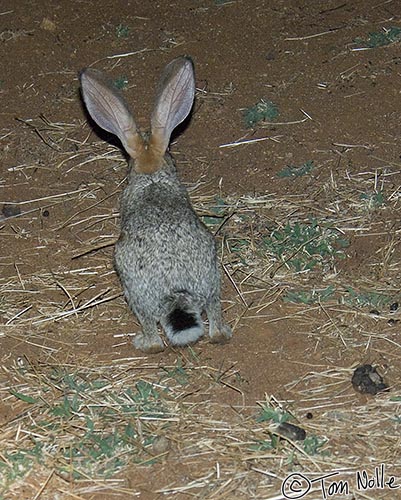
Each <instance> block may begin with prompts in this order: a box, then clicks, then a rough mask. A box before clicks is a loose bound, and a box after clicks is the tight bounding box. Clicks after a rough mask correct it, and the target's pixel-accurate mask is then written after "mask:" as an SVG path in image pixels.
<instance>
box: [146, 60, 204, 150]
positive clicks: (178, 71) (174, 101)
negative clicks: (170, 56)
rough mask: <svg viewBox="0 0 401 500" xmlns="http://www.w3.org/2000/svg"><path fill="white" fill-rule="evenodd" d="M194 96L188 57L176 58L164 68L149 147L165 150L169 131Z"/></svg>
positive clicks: (193, 80) (185, 112) (193, 83)
mask: <svg viewBox="0 0 401 500" xmlns="http://www.w3.org/2000/svg"><path fill="white" fill-rule="evenodd" d="M194 97H195V76H194V68H193V64H192V61H191V59H189V58H188V57H177V58H176V59H174V60H173V61H171V62H170V63H169V64H168V65H167V66H166V67H165V69H164V71H163V74H162V76H161V78H160V82H159V87H158V92H157V95H156V103H155V108H154V110H153V113H152V117H151V132H152V134H151V139H150V147H152V148H153V149H154V150H156V151H159V153H160V154H163V155H164V153H165V151H166V150H167V147H168V144H169V142H170V136H171V133H172V131H173V130H174V129H175V127H176V126H177V125H179V124H180V123H181V122H183V121H184V120H185V118H186V117H187V116H188V114H189V112H190V111H191V108H192V104H193V102H194Z"/></svg>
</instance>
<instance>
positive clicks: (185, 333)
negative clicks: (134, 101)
mask: <svg viewBox="0 0 401 500" xmlns="http://www.w3.org/2000/svg"><path fill="white" fill-rule="evenodd" d="M185 64H186V65H187V66H188V59H186V58H179V59H176V60H174V61H173V63H170V65H168V67H171V65H173V66H174V65H175V69H174V71H177V67H178V68H179V69H180V71H181V73H182V74H184V77H185V78H186V81H185V82H184V84H182V86H183V88H182V89H180V87H179V86H178V84H177V86H178V90H177V89H176V88H174V91H176V93H177V95H178V98H179V96H180V92H181V93H183V94H185V96H184V97H183V100H185V99H186V101H187V102H186V103H185V106H187V107H188V98H189V97H188V96H190V93H188V92H186V86H188V85H189V83H188V81H189V80H190V79H191V78H192V80H193V70H192V65H191V67H190V68H191V69H190V70H191V71H192V74H190V73H189V72H188V71H189V70H188V67H185V66H184V65H185ZM168 67H167V68H166V70H165V74H163V77H162V80H161V82H162V84H164V82H165V81H166V79H167V80H168V81H170V82H171V81H172V82H173V83H174V74H172V75H171V74H170V73H169V72H168ZM166 72H167V75H166ZM170 72H171V71H170ZM185 72H186V73H185ZM187 73H188V74H187ZM180 78H181V81H182V80H183V78H182V76H181V77H180ZM181 81H180V82H181ZM180 82H178V83H180ZM82 84H83V95H84V100H85V102H86V101H87V99H90V98H91V97H90V96H85V85H84V80H83V79H82ZM91 85H96V82H93V81H91ZM184 85H185V87H184ZM103 89H104V81H103V80H102V88H101V89H100V91H99V92H103ZM108 91H110V92H111V93H112V94H114V92H115V91H114V90H113V89H108ZM159 95H161V96H163V93H162V89H161V90H160V89H159ZM162 98H163V97H162ZM162 98H160V99H162ZM190 98H191V99H193V92H192V97H191V96H190ZM104 99H106V100H107V95H106V96H105V97H104ZM119 102H120V101H119ZM162 106H163V103H161V102H156V108H157V107H158V108H162ZM88 108H89V109H90V107H89V106H88ZM94 108H96V106H92V109H94ZM177 108H179V106H177ZM189 109H190V106H189V108H188V111H189ZM188 111H187V112H186V113H188ZM126 113H129V111H128V110H126ZM178 113H181V115H184V114H185V112H183V111H182V110H181V111H179V112H178V111H177V114H178ZM161 114H162V113H161ZM165 114H168V113H167V112H165ZM181 115H180V119H181V121H182V119H184V118H185V117H186V114H185V116H184V117H183V118H182V116H181ZM92 117H93V118H94V120H95V121H98V120H97V119H96V115H95V116H92ZM173 119H174V117H173ZM105 120H106V121H107V120H112V119H111V118H109V117H108V116H107V117H106V118H104V117H102V119H101V120H100V119H99V121H102V123H103V122H104V121H105ZM169 120H170V121H171V120H172V119H171V117H169ZM110 127H111V125H110ZM135 133H136V132H135ZM169 133H170V132H169ZM165 139H166V137H164V139H163V140H164V141H165ZM131 167H132V168H131V169H130V173H129V179H128V184H127V186H126V188H125V190H124V192H123V194H122V197H121V210H120V211H121V235H120V238H119V240H118V242H117V243H116V246H115V268H116V270H117V273H118V275H119V277H120V280H121V283H122V286H123V289H124V294H125V298H126V300H127V302H128V305H129V306H130V308H131V309H132V311H133V312H134V314H135V315H136V316H137V318H138V320H139V322H140V323H141V326H142V333H140V334H138V335H137V336H136V337H135V339H134V345H135V347H137V348H138V349H141V350H143V351H145V352H158V351H161V350H163V348H164V345H163V342H162V340H161V338H160V335H159V333H158V325H161V326H162V328H163V329H164V331H165V334H166V336H167V339H168V340H169V342H170V343H171V344H173V345H178V346H181V345H186V344H190V343H193V342H196V341H197V340H198V338H199V337H200V336H202V335H203V322H202V319H201V314H202V312H203V311H205V312H206V314H207V317H208V320H209V337H210V340H211V341H212V342H220V343H222V342H226V341H228V340H229V339H230V337H231V335H232V334H231V329H230V327H229V326H228V325H226V324H224V323H223V321H222V313H221V304H220V282H221V278H220V272H219V264H218V258H217V252H216V243H215V240H214V237H213V236H212V234H211V233H210V232H209V231H208V230H207V228H206V227H205V225H204V224H203V223H202V222H201V220H200V219H199V217H198V216H197V215H196V213H195V211H194V209H193V207H192V205H191V202H190V199H189V196H188V192H187V190H186V189H185V187H184V186H183V185H182V184H181V182H180V181H179V179H178V177H177V172H176V168H175V164H174V161H173V159H172V158H171V156H170V155H169V153H167V152H166V153H165V155H164V159H163V160H162V161H161V165H160V167H159V168H158V169H157V170H156V171H155V172H153V173H141V171H140V169H139V171H138V168H136V166H135V160H131ZM175 317H176V318H178V320H177V321H176V324H178V325H180V321H181V320H182V321H183V327H182V329H179V330H178V331H177V329H176V328H174V321H172V318H175Z"/></svg>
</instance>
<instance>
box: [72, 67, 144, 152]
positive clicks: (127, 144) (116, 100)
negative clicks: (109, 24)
mask: <svg viewBox="0 0 401 500" xmlns="http://www.w3.org/2000/svg"><path fill="white" fill-rule="evenodd" d="M80 77H81V89H82V96H83V99H84V102H85V104H86V107H87V109H88V111H89V114H90V115H91V117H92V118H93V120H94V121H95V122H96V123H97V124H98V125H99V127H102V128H103V129H105V130H107V131H108V132H111V133H112V134H115V135H116V136H117V137H118V138H119V139H120V141H121V142H122V144H123V146H124V149H125V150H126V151H127V153H128V154H129V155H130V156H131V157H132V158H136V157H137V156H138V154H140V151H142V149H143V141H142V138H141V136H140V135H139V134H138V132H137V128H136V125H135V121H134V118H133V116H132V114H131V112H130V111H129V109H128V106H127V104H126V102H125V100H124V98H123V97H122V95H121V94H120V92H119V91H118V90H117V89H116V88H115V86H114V85H113V83H112V81H111V80H109V79H108V78H107V77H106V76H105V75H104V74H103V73H102V72H101V71H98V70H96V69H92V68H87V69H85V70H83V71H82V72H81V75H80Z"/></svg>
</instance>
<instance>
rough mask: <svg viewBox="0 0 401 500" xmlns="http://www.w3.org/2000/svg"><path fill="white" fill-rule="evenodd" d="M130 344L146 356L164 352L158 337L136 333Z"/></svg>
mask: <svg viewBox="0 0 401 500" xmlns="http://www.w3.org/2000/svg"><path fill="white" fill-rule="evenodd" d="M132 343H133V344H134V347H136V348H137V349H139V350H140V351H143V352H146V353H148V354H156V353H157V352H161V351H164V344H163V341H162V339H161V338H160V337H159V335H145V334H144V333H138V334H137V335H135V337H134V339H133V341H132Z"/></svg>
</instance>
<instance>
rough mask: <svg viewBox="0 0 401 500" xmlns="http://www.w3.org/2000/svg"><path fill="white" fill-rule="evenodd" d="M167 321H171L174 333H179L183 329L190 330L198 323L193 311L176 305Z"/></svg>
mask: <svg viewBox="0 0 401 500" xmlns="http://www.w3.org/2000/svg"><path fill="white" fill-rule="evenodd" d="M167 321H168V322H169V323H170V325H171V327H172V329H173V331H174V333H179V332H181V331H182V330H188V329H189V328H193V327H194V326H197V325H198V321H197V318H196V316H195V315H194V314H193V313H190V312H188V311H184V310H183V309H181V308H179V307H176V308H175V309H173V310H172V311H171V313H170V314H169V315H168V316H167Z"/></svg>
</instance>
